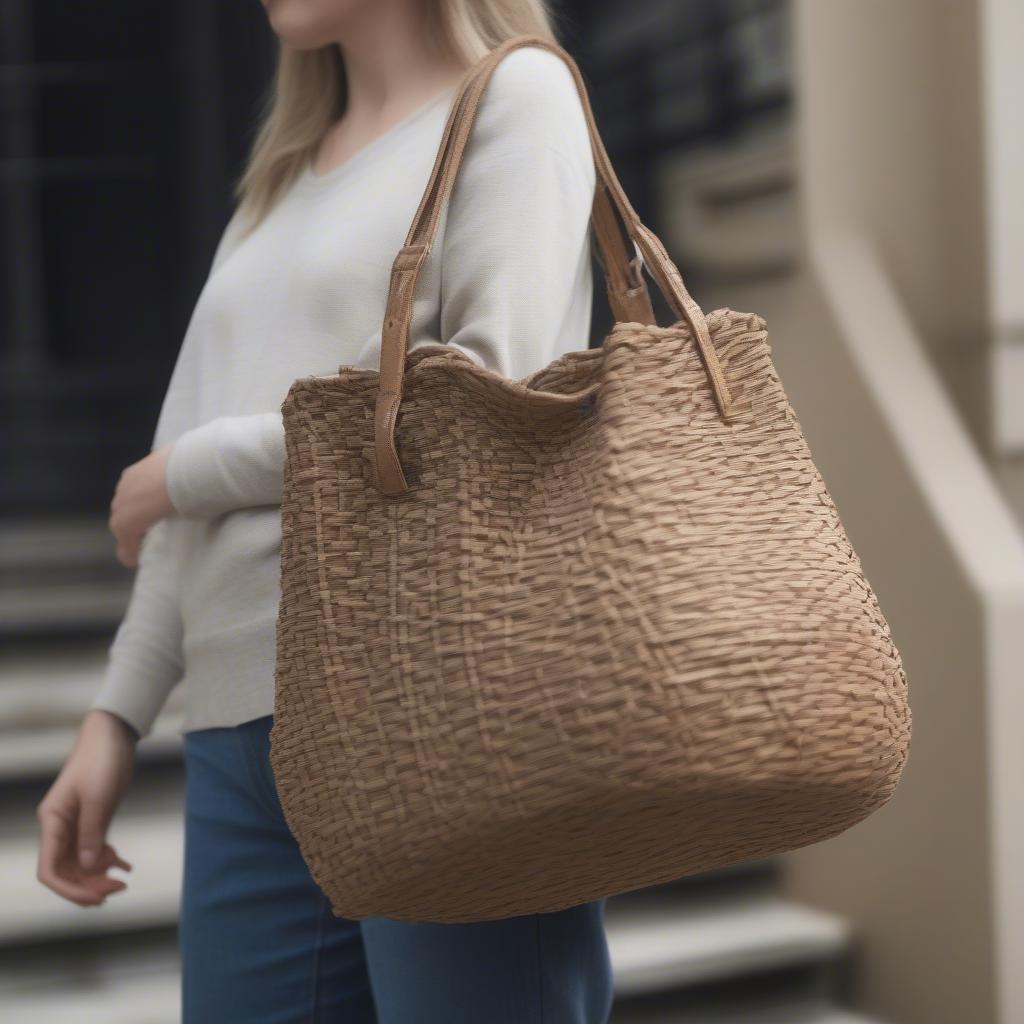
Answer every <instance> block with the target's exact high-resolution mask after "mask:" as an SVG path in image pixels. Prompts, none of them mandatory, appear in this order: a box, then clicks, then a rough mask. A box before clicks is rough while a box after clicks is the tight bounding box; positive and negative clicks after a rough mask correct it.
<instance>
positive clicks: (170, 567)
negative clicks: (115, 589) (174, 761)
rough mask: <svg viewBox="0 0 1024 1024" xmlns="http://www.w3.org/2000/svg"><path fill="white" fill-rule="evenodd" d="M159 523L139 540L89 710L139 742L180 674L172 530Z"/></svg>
mask: <svg viewBox="0 0 1024 1024" xmlns="http://www.w3.org/2000/svg"><path fill="white" fill-rule="evenodd" d="M178 526H179V524H178V523H177V522H176V521H175V520H174V519H161V520H159V522H157V523H155V524H154V525H153V526H152V527H150V529H149V530H148V531H147V532H146V534H145V535H144V536H143V538H142V543H141V546H140V548H139V564H138V568H137V569H136V572H135V580H134V582H133V585H132V593H131V597H130V599H129V602H128V608H127V610H126V611H125V615H124V618H123V619H122V620H121V623H120V625H119V626H118V628H117V632H116V633H115V634H114V639H113V641H112V642H111V644H110V647H109V649H108V661H107V668H106V673H105V675H104V678H103V683H102V685H101V686H100V689H99V692H98V693H97V694H96V696H95V697H94V698H93V700H92V703H91V704H90V705H89V708H90V709H91V708H103V709H105V710H107V711H110V712H113V713H114V714H115V715H117V716H118V717H119V718H121V719H122V720H123V721H125V722H126V723H127V724H128V725H130V726H131V727H132V728H133V729H134V730H135V732H136V734H137V736H138V738H142V737H143V736H145V735H146V734H147V733H149V732H150V730H151V728H152V725H153V721H154V719H155V718H156V716H157V714H159V712H160V709H161V708H162V707H163V705H164V703H165V701H166V700H167V696H168V694H169V693H170V692H171V690H172V689H173V687H174V685H175V683H177V682H178V680H179V679H180V678H181V675H182V671H183V660H182V653H181V651H182V639H183V627H182V621H181V613H180V608H179V604H178V565H179V562H180V558H179V553H178V551H177V529H178Z"/></svg>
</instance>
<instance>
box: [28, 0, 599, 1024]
mask: <svg viewBox="0 0 1024 1024" xmlns="http://www.w3.org/2000/svg"><path fill="white" fill-rule="evenodd" d="M264 6H265V8H266V9H267V14H268V17H269V21H270V25H271V27H272V29H273V31H274V32H275V33H276V34H277V35H278V37H279V42H280V46H279V61H278V67H277V74H276V78H275V82H274V87H273V90H272V93H271V95H270V102H268V104H267V108H266V111H265V114H264V117H263V120H262V123H261V125H260V130H259V132H258V134H257V137H256V140H255V144H254V146H253V150H252V153H251V155H250V159H249V162H248V166H247V167H246V170H245V173H244V175H243V176H242V178H241V179H240V181H239V184H238V186H237V189H236V196H237V198H238V199H239V204H238V206H237V208H236V210H235V213H234V215H233V216H232V218H231V220H230V221H229V223H228V225H227V227H226V229H225V231H224V234H223V236H222V238H221V240H220V244H219V245H218V247H217V250H216V253H215V255H214V258H213V262H212V266H211V270H210V274H209V277H208V279H207V282H206V284H205V286H204V288H203V291H202V293H201V294H200V297H199V299H198V301H197V304H196V307H195V311H194V313H193V315H192V318H191V321H190V324H189V327H188V330H187V332H186V336H185V338H184V340H183V343H182V348H181V352H180V354H179V356H178V360H177V363H176V365H175V369H174V373H173V375H172V378H171V381H170V384H169V387H168V390H167V394H166V397H165V399H164V403H163V406H162V409H161V413H160V418H159V421H158V424H157V428H156V433H155V436H154V442H153V451H152V453H151V454H150V455H149V456H147V457H146V458H144V459H142V460H141V461H140V462H138V463H136V464H134V465H132V466H130V467H128V468H127V469H126V470H125V471H124V473H123V474H122V476H121V479H120V481H119V483H118V486H117V489H116V492H115V494H114V498H113V501H112V503H111V516H110V526H111V530H112V532H113V533H114V535H115V538H116V541H117V554H118V558H119V559H120V560H121V561H122V562H123V563H124V564H125V565H128V566H137V568H138V571H137V573H136V578H135V584H134V588H133V591H132V597H131V601H130V603H129V607H128V610H127V612H126V615H125V618H124V620H123V621H122V623H121V625H120V626H119V628H118V631H117V634H116V636H115V638H114V640H113V643H112V644H111V646H110V651H109V655H110V656H109V663H108V668H107V673H106V676H105V679H104V682H103V685H102V687H101V689H100V691H99V693H98V694H97V695H96V698H95V699H94V701H93V702H92V705H91V706H90V709H89V710H88V712H87V714H86V716H85V718H84V721H83V723H82V726H81V729H80V732H79V735H78V738H77V741H76V743H75V746H74V749H73V751H72V752H71V754H70V755H69V757H68V759H67V762H66V764H65V765H64V767H63V769H62V771H61V772H60V775H59V777H58V778H57V780H56V781H55V783H54V784H53V786H52V787H51V789H50V791H49V792H48V794H47V795H46V797H45V799H44V800H43V801H42V802H41V804H40V805H39V808H38V819H39V822H40V851H39V865H38V877H39V880H40V881H41V882H43V883H44V884H45V885H47V886H49V887H50V888H51V889H53V890H54V891H56V892H57V893H59V894H61V895H62V896H64V897H66V898H67V899H69V900H71V901H73V902H75V903H78V904H80V905H82V906H93V905H97V904H102V903H103V902H105V901H106V899H107V898H108V897H109V896H110V895H111V894H113V893H118V892H121V891H122V890H124V889H125V888H126V885H125V882H124V881H123V880H120V879H116V878H112V877H108V875H107V871H108V869H110V868H111V867H113V866H117V867H120V868H122V869H125V870H130V868H131V865H130V863H129V862H127V861H126V860H124V859H123V858H122V857H121V856H120V855H119V854H118V853H117V851H116V850H115V849H114V848H113V846H112V845H110V844H109V843H108V842H107V841H106V832H107V828H108V825H109V823H110V820H111V818H112V817H113V814H114V813H115V810H116V808H117V806H118V804H119V802H120V799H121V796H122V795H123V793H124V791H125V789H126V788H127V786H128V784H129V782H130V779H131V777H132V772H133V766H134V751H135V743H136V742H137V740H138V739H139V738H141V737H142V736H145V735H147V734H148V733H149V732H150V730H151V726H152V723H153V720H154V718H155V717H156V715H157V713H158V712H159V710H160V708H161V707H162V705H163V703H164V701H165V699H166V697H167V694H168V693H169V691H170V690H171V688H172V687H173V686H174V685H175V684H176V683H177V682H179V681H183V685H184V695H185V723H184V726H183V730H182V732H183V743H184V757H185V769H186V780H187V782H186V794H185V867H184V877H183V880H182V881H183V886H182V895H181V915H180V922H179V942H180V949H181V956H182V1001H183V1019H184V1021H185V1024H198V1022H205V1021H210V1022H214V1021H215V1022H217V1024H227V1022H230V1021H239V1022H242V1021H244V1022H247V1024H257V1022H260V1021H275V1022H277V1021H309V1020H318V1021H319V1020H324V1021H328V1020H335V1021H339V1022H341V1021H345V1022H346V1024H354V1022H357V1021H371V1020H379V1021H382V1022H393V1024H399V1022H400V1024H412V1022H414V1021H441V1020H443V1021H445V1022H447V1024H458V1022H463V1021H464V1022H467V1024H468V1022H473V1024H479V1022H483V1021H486V1022H488V1024H501V1022H505V1021H509V1022H511V1021H516V1022H528V1021H529V1022H532V1021H536V1022H538V1024H539V1022H541V1021H558V1022H560V1024H562V1022H564V1024H570V1022H577V1021H578V1022H581V1024H583V1022H586V1024H593V1022H599V1021H604V1020H606V1019H607V1017H608V1014H609V1011H610V1005H611V972H610V963H609V959H608V950H607V945H606V942H605V935H604V929H603V913H604V901H603V900H602V901H597V902H595V903H593V904H585V905H582V906H579V907H573V908H570V909H568V910H565V911H562V912H559V913H554V914H539V915H538V914H534V915H527V916H523V917H515V918H508V919H505V920H499V921H486V922H479V923H470V924H437V923H403V922H397V921H391V920H388V919H384V918H369V919H366V920H363V921H361V922H357V921H350V920H346V919H343V918H335V917H333V916H332V914H331V912H330V908H329V904H328V901H327V899H326V897H325V896H324V894H323V893H322V892H321V891H320V890H319V889H318V888H317V886H316V885H315V884H314V883H313V881H312V879H311V877H310V875H309V872H308V869H307V868H306V866H305V863H304V861H303V860H302V857H301V855H300V852H299V849H298V847H297V844H296V842H295V840H294V838H293V837H292V836H291V834H290V832H289V831H288V829H287V826H286V823H285V821H284V818H283V814H282V811H281V806H280V803H279V802H278V799H277V794H276V791H275V787H274V779H273V774H272V772H271V769H270V766H269V762H268V751H269V730H270V725H271V722H272V711H273V698H274V691H273V670H274V648H275V620H276V615H277V605H278V598H279V589H278V584H279V569H280V566H279V553H280V508H279V503H280V498H281V484H282V472H283V461H284V447H283V429H282V424H281V415H280V405H281V402H282V400H283V398H284V395H285V393H286V392H287V390H288V387H289V385H290V383H291V382H292V381H293V380H294V379H295V378H296V377H299V376H305V375H310V374H318V375H329V374H333V373H335V372H336V371H337V367H338V366H339V365H341V364H349V365H360V366H368V367H376V366H377V365H378V360H379V352H380V330H381V324H382V321H383V316H384V307H385V299H386V290H387V286H388V280H389V272H390V268H391V263H392V260H393V259H394V255H395V253H396V252H397V251H398V249H399V248H400V247H401V245H402V244H403V241H404V238H405V234H406V232H407V230H408V227H409V224H410V223H411V221H412V218H413V215H414V213H415V210H416V207H417V205H418V204H419V201H420V198H421V195H422V191H423V188H424V187H425V185H426V183H427V180H428V178H429V175H430V171H431V168H432V165H433V161H434V158H435V154H436V151H437V147H438V143H439V142H440V138H441V134H442V131H443V128H444V124H445V121H446V118H447V116H448V112H449V109H450V103H451V100H452V98H453V96H454V92H455V89H456V86H457V83H458V81H459V79H460V77H461V75H462V74H463V72H464V71H465V69H466V68H467V67H468V66H470V65H471V64H473V63H474V62H475V61H476V60H478V59H479V58H480V57H481V56H483V55H484V54H485V53H486V52H487V51H488V50H490V49H492V48H493V47H494V46H496V45H497V44H498V43H500V42H501V41H502V40H503V39H505V38H507V37H509V36H512V35H518V34H521V33H526V32H530V33H538V34H542V35H546V36H548V37H550V38H554V33H553V30H552V26H551V22H550V16H549V14H548V12H547V11H546V10H545V9H544V7H543V4H542V0H474V2H473V3H470V2H469V0H264ZM594 185H595V176H594V166H593V157H592V153H591V149H590V142H589V136H588V134H587V128H586V121H585V118H584V114H583V108H582V105H581V101H580V98H579V96H578V94H577V91H576V87H575V84H574V82H573V80H572V77H571V74H570V72H569V69H568V68H567V67H566V66H565V64H564V63H563V62H562V61H561V60H560V59H559V58H558V57H557V56H556V55H554V54H552V53H550V52H549V51H546V50H544V49H541V48H539V47H523V48H520V49H518V50H514V51H512V53H510V54H507V55H506V56H505V58H503V60H502V62H501V63H500V65H499V66H498V68H497V69H496V71H495V73H494V74H493V76H492V78H491V80H490V82H489V83H488V86H487V91H486V93H485V95H484V99H483V102H482V104H481V107H480V111H479V114H478V118H477V121H476V124H475V125H474V128H473V133H472V135H471V138H470V142H469V145H468V148H467V150H466V154H465V158H464V162H463V166H462V168H461V170H460V173H459V177H458V179H457V181H456V184H455V188H454V190H453V192H452V195H451V197H450V200H449V203H448V205H447V208H446V210H445V212H444V214H443V219H442V221H441V224H440V225H439V229H438V233H437V243H436V244H435V247H434V251H433V253H432V255H431V258H430V259H429V260H428V261H427V264H426V266H425V267H424V271H423V274H422V276H421V278H420V281H419V284H418V287H417V296H416V307H415V311H414V315H413V322H412V329H411V333H410V338H411V342H410V345H411V347H416V345H417V344H422V343H429V342H432V341H434V342H436V341H437V340H441V341H443V342H445V343H447V344H450V345H456V346H459V347H461V348H462V349H463V350H464V351H465V352H466V353H467V354H469V355H470V356H471V357H472V358H474V359H476V360H478V361H479V362H480V363H482V364H483V365H485V366H487V367H490V368H492V369H495V370H497V371H499V372H501V373H502V374H504V375H505V376H507V377H513V378H517V377H522V376H525V375H526V374H527V373H529V372H531V371H533V370H535V369H538V368H539V367H541V366H544V365H546V364H547V363H548V362H550V361H551V360H552V359H554V358H555V357H556V356H557V355H559V354H560V353H561V352H563V351H567V350H572V349H577V348H583V347H586V339H587V338H588V336H589V324H590V308H591V287H592V282H591V264H590V236H589V218H590V209H591V201H592V196H593V190H594Z"/></svg>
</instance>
